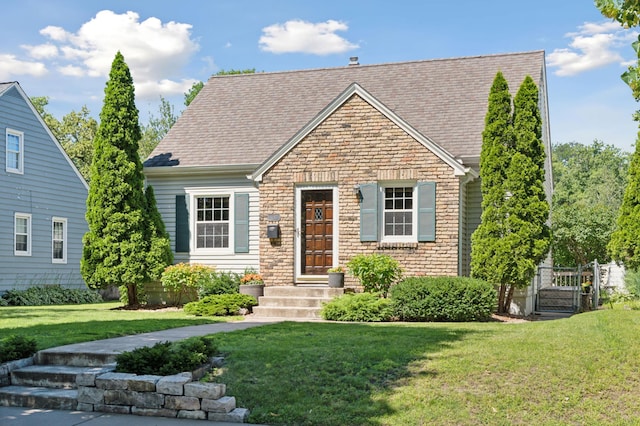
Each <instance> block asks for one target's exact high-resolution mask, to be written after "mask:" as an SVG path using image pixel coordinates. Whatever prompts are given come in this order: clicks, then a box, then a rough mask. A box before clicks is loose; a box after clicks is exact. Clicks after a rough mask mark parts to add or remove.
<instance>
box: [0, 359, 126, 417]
mask: <svg viewBox="0 0 640 426" xmlns="http://www.w3.org/2000/svg"><path fill="white" fill-rule="evenodd" d="M105 360H107V361H112V362H113V363H109V364H105V363H104V361H105ZM51 361H55V364H52V363H51ZM114 361H115V359H113V358H109V357H105V355H104V354H82V355H79V354H67V356H64V354H60V353H59V352H55V350H51V351H47V350H44V351H40V352H38V353H37V354H36V355H35V356H34V362H35V363H34V364H32V365H26V366H22V367H19V368H16V369H13V370H12V371H10V373H9V383H10V384H9V386H4V387H0V405H2V406H6V407H28V408H41V409H52V410H75V409H76V408H77V405H78V401H77V398H78V389H77V385H76V377H77V376H78V375H80V374H87V373H92V374H102V373H107V372H110V371H113V370H114V369H115V362H114Z"/></svg>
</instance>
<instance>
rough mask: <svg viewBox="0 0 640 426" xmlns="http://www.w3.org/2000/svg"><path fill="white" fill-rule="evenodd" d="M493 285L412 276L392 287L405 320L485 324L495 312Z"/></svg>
mask: <svg viewBox="0 0 640 426" xmlns="http://www.w3.org/2000/svg"><path fill="white" fill-rule="evenodd" d="M496 297H497V296H496V290H495V288H494V287H493V285H491V284H489V283H487V282H485V281H482V280H478V279H473V278H466V277H411V278H407V279H405V280H404V281H402V282H401V283H399V284H397V285H396V286H394V287H392V288H391V300H392V303H393V312H394V315H395V316H397V317H398V318H399V319H400V320H403V321H482V320H486V319H488V318H490V317H491V314H492V313H493V312H494V311H495V309H496V303H497V298H496Z"/></svg>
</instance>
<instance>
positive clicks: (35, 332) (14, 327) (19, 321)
mask: <svg viewBox="0 0 640 426" xmlns="http://www.w3.org/2000/svg"><path fill="white" fill-rule="evenodd" d="M120 306H122V304H121V303H119V302H109V303H99V304H90V305H54V306H6V307H0V338H3V337H5V336H10V335H12V334H15V335H23V336H29V337H33V338H35V339H36V342H37V343H38V350H42V349H47V348H51V347H55V346H62V345H67V344H71V343H80V342H86V341H90V340H99V339H108V338H111V337H119V336H126V335H130V334H138V333H146V332H149V331H157V330H166V329H169V328H176V327H185V326H189V325H198V324H208V323H212V322H220V321H228V320H229V318H226V319H224V318H220V317H216V318H211V317H209V318H204V317H194V316H190V315H186V314H185V313H184V312H183V311H182V310H175V311H168V310H158V311H133V310H117V309H115V308H118V307H120Z"/></svg>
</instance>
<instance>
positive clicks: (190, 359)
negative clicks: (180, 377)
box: [116, 337, 216, 376]
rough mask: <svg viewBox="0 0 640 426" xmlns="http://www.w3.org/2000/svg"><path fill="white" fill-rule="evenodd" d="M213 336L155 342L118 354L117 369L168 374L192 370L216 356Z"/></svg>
mask: <svg viewBox="0 0 640 426" xmlns="http://www.w3.org/2000/svg"><path fill="white" fill-rule="evenodd" d="M215 353H216V349H215V347H214V345H213V342H212V340H211V339H210V338H205V337H193V338H190V339H187V340H183V341H180V342H174V343H170V342H164V343H156V344H155V345H153V346H145V347H141V348H137V349H134V350H133V351H130V352H123V353H121V354H119V355H117V356H116V363H117V365H116V371H118V372H121V373H132V374H139V375H140V374H151V375H160V376H169V375H172V374H178V373H182V372H187V371H193V370H195V369H196V368H198V367H200V366H201V365H203V364H205V363H206V362H207V360H208V359H209V357H211V356H212V355H215Z"/></svg>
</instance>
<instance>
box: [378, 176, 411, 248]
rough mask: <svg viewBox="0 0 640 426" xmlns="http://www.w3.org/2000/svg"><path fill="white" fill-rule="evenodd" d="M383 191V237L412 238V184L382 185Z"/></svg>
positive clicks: (393, 238) (394, 238) (397, 239)
mask: <svg viewBox="0 0 640 426" xmlns="http://www.w3.org/2000/svg"><path fill="white" fill-rule="evenodd" d="M383 192H384V200H383V239H392V240H396V241H399V240H409V239H412V238H413V236H414V229H415V227H414V210H413V205H414V203H413V197H414V196H413V186H392V187H384V188H383ZM413 239H415V238H413Z"/></svg>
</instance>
